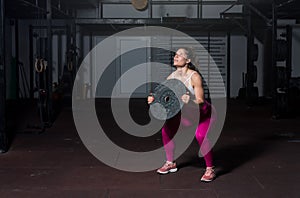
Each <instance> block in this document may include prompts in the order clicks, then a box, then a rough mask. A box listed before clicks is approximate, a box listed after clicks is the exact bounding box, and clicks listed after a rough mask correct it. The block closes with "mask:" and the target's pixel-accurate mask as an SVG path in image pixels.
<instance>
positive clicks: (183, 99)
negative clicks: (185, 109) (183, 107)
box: [181, 92, 191, 104]
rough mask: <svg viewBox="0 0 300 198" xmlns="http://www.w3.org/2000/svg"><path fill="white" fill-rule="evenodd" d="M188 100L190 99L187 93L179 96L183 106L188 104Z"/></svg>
mask: <svg viewBox="0 0 300 198" xmlns="http://www.w3.org/2000/svg"><path fill="white" fill-rule="evenodd" d="M190 99H191V97H190V95H189V92H187V93H186V94H183V96H181V100H182V102H183V103H185V104H187V103H189V101H190Z"/></svg>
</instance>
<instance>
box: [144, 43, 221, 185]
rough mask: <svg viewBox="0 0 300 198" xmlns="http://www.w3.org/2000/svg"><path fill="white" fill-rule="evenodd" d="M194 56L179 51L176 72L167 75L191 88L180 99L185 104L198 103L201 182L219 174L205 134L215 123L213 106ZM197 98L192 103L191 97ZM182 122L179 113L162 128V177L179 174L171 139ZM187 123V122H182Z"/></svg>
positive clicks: (190, 52)
mask: <svg viewBox="0 0 300 198" xmlns="http://www.w3.org/2000/svg"><path fill="white" fill-rule="evenodd" d="M192 59H193V53H192V50H190V49H189V48H180V49H178V50H177V52H176V54H175V56H174V66H175V67H176V70H175V71H174V72H173V73H171V75H169V76H168V78H167V79H173V78H175V79H178V80H180V81H182V82H183V83H184V84H185V86H186V87H187V89H188V92H189V93H187V94H184V95H183V96H182V97H181V100H182V101H183V102H184V103H185V104H188V103H191V102H192V103H195V104H196V105H199V106H200V115H201V116H200V119H199V122H198V121H197V122H198V126H197V129H196V133H195V136H196V139H197V141H198V143H199V145H200V152H201V153H202V155H204V160H205V164H206V171H205V173H204V175H203V176H202V177H201V181H204V182H210V181H212V180H213V179H214V178H215V177H216V175H215V171H214V166H213V158H212V151H211V148H210V145H209V141H208V139H207V138H206V135H207V133H208V131H209V126H210V124H211V122H213V121H214V118H213V117H212V115H211V114H212V110H214V109H213V107H212V106H211V105H210V103H209V102H208V101H206V100H205V98H204V89H203V85H202V84H203V83H202V77H201V75H200V73H199V72H198V71H197V69H196V68H195V66H194V65H193V64H192ZM190 95H193V96H194V97H193V98H194V99H193V100H192V101H191V96H190ZM153 101H154V97H153V96H148V104H150V103H152V102H153ZM180 121H183V120H182V118H181V115H180V114H178V115H176V116H175V117H173V118H171V119H169V120H167V121H166V123H165V124H164V126H163V128H162V140H163V144H164V147H165V151H166V157H167V161H166V163H165V164H164V165H163V166H162V167H161V168H160V169H158V170H157V173H159V174H167V173H170V172H171V173H172V172H176V171H177V167H176V163H175V162H174V159H173V155H174V149H175V145H174V142H173V140H172V138H173V137H174V135H175V134H176V131H177V129H178V126H179V123H180ZM183 124H184V123H183Z"/></svg>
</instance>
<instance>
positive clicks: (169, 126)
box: [162, 102, 215, 167]
mask: <svg viewBox="0 0 300 198" xmlns="http://www.w3.org/2000/svg"><path fill="white" fill-rule="evenodd" d="M212 108H213V107H212V106H211V105H210V104H209V103H208V102H206V103H205V104H204V105H203V106H202V108H201V110H200V115H201V117H200V121H199V124H198V126H197V129H196V133H195V137H196V139H197V141H198V144H199V146H200V152H201V154H202V155H204V160H205V164H206V166H207V167H212V166H213V157H212V151H211V147H210V143H209V140H208V139H207V137H206V135H207V133H208V131H209V127H210V124H211V122H214V120H215V118H214V117H212V116H211V109H212ZM190 113H191V114H192V113H193V112H190ZM180 119H181V121H183V120H182V118H181V115H180V114H178V115H176V116H175V117H173V118H171V119H169V120H167V121H166V123H165V125H164V126H163V128H162V140H163V144H164V148H165V151H166V157H167V160H168V161H171V162H172V161H173V160H174V149H175V144H174V142H173V140H172V139H173V137H174V135H175V134H176V132H177V130H178V126H179V124H180ZM182 124H183V125H185V122H184V121H183V123H182Z"/></svg>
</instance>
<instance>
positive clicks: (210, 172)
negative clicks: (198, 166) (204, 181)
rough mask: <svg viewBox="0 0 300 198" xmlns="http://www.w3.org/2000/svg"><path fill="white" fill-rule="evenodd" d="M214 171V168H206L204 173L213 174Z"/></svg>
mask: <svg viewBox="0 0 300 198" xmlns="http://www.w3.org/2000/svg"><path fill="white" fill-rule="evenodd" d="M214 173H215V170H214V169H206V171H205V175H211V174H214Z"/></svg>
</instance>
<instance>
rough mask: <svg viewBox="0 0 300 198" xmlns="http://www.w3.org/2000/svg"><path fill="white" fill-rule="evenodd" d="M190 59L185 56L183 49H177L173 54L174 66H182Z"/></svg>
mask: <svg viewBox="0 0 300 198" xmlns="http://www.w3.org/2000/svg"><path fill="white" fill-rule="evenodd" d="M189 62H190V60H189V59H188V58H187V54H186V51H185V50H184V49H178V50H177V52H176V54H175V56H174V66H176V67H184V66H185V65H186V64H188V63H189Z"/></svg>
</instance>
